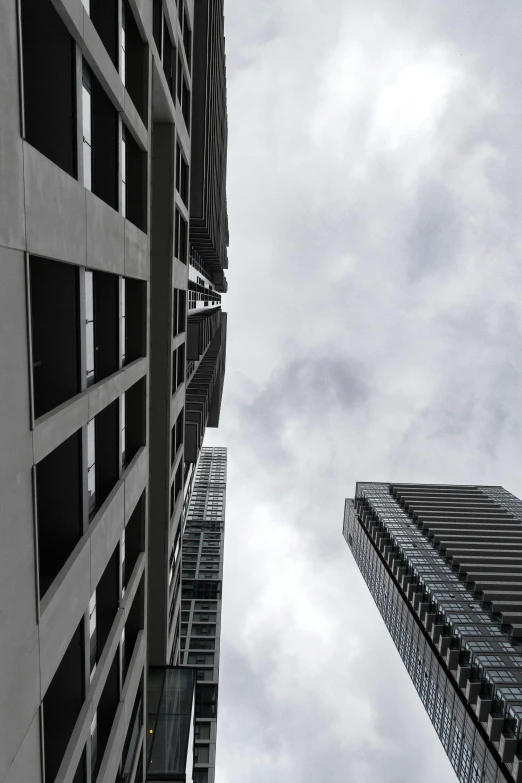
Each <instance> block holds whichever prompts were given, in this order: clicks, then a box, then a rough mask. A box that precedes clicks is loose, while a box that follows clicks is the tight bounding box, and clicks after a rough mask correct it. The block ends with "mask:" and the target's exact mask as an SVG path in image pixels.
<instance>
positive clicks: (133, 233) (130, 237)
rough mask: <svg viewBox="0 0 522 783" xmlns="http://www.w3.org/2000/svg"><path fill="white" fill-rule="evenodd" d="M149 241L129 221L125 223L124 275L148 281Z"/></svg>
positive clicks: (145, 235)
mask: <svg viewBox="0 0 522 783" xmlns="http://www.w3.org/2000/svg"><path fill="white" fill-rule="evenodd" d="M148 252H149V240H148V237H147V234H144V233H143V231H140V229H139V228H137V227H136V226H135V225H134V224H133V223H131V222H130V221H129V220H126V221H125V274H126V275H128V276H129V277H137V278H139V279H140V280H148V279H149V277H150V268H149V256H148Z"/></svg>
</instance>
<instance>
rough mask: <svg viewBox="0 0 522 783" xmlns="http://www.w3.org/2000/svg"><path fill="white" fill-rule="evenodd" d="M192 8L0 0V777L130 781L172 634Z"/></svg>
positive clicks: (217, 377) (216, 375) (217, 367)
mask: <svg viewBox="0 0 522 783" xmlns="http://www.w3.org/2000/svg"><path fill="white" fill-rule="evenodd" d="M197 3H198V0H196V5H197ZM194 19H195V17H194V0H5V2H2V3H1V4H0V74H1V75H0V357H1V359H2V373H0V435H1V441H0V501H1V509H0V529H1V533H2V546H1V547H0V609H1V615H2V629H1V633H0V671H1V676H0V704H1V709H0V736H1V737H2V740H1V741H0V783H19V781H22V780H24V781H31V783H32V782H33V781H34V782H35V783H38V781H45V783H72V782H74V783H92V782H93V781H98V782H99V783H102V782H103V783H114V782H115V781H119V782H120V783H123V781H125V783H139V781H142V780H145V779H146V777H147V769H146V767H147V763H146V748H145V728H144V727H145V725H146V712H145V710H146V696H147V694H146V691H147V665H148V663H150V664H152V665H155V666H166V665H167V664H168V662H169V661H170V659H171V657H172V652H173V650H178V651H179V633H180V630H179V624H180V608H181V557H180V556H179V555H180V550H181V528H182V518H183V509H184V508H185V509H186V505H187V502H188V496H189V487H190V481H189V478H190V475H191V467H190V466H191V465H192V464H193V463H192V462H190V463H189V462H187V461H186V459H185V454H184V444H185V442H186V440H187V437H186V420H185V398H186V391H185V389H186V362H187V354H186V336H187V312H188V310H189V307H188V304H189V302H188V295H187V294H188V288H189V271H188V270H189V243H190V237H189V225H190V209H189V208H190V188H191V186H192V185H191V183H192V179H191V174H190V167H191V131H193V129H194V127H196V128H197V123H196V126H194V124H193V122H192V117H191V96H192V69H193V49H194V41H195V40H196V35H195V32H194V23H195V21H194ZM205 40H206V33H205ZM223 56H224V55H223ZM224 112H225V114H224V116H225V117H226V107H225V108H224ZM220 208H221V207H220ZM225 212H226V208H225ZM214 288H215V287H214ZM213 296H214V299H213V300H212V304H213V307H214V309H216V308H217V307H218V306H219V302H218V300H217V299H216V298H215V296H216V295H215V294H214V295H213ZM208 301H209V302H210V299H208ZM204 304H205V303H204V300H203V306H204ZM207 306H208V304H207ZM214 322H215V323H216V324H217V325H216V328H219V333H220V335H221V340H222V344H224V334H225V330H224V329H223V328H222V325H223V322H226V319H225V317H224V315H223V314H221V313H220V314H219V316H217V317H214V321H213V323H214ZM218 322H219V323H218ZM207 331H208V330H207ZM213 345H214V347H215V344H213ZM207 347H208V346H207ZM205 352H206V349H205V350H204V351H203V352H202V354H201V355H200V357H199V358H198V362H199V363H200V364H201V363H202V360H203V359H204V357H205ZM219 357H221V358H219ZM209 358H212V359H213V364H212V366H213V367H214V370H213V375H212V373H211V376H212V377H211V378H210V380H208V378H207V376H208V373H207V374H204V373H203V374H202V375H203V376H204V379H203V380H204V381H205V383H207V380H208V384H207V385H208V389H209V391H208V394H207V398H208V399H207V400H206V402H205V403H204V405H203V414H204V415H203V419H202V422H203V424H202V431H204V426H205V425H206V424H209V426H212V423H213V422H216V421H217V420H218V418H219V404H218V402H219V403H220V401H221V389H222V382H223V372H224V348H223V347H221V348H220V350H219V351H218V352H217V354H216V355H215V356H214V354H212V355H210V354H209ZM216 406H217V409H216ZM189 432H190V433H192V430H189ZM200 445H201V444H200V443H199V446H200ZM196 458H197V455H196ZM192 472H193V471H192ZM176 629H177V630H176ZM176 634H177V636H176ZM176 639H177V641H175V640H176ZM173 676H174V675H173Z"/></svg>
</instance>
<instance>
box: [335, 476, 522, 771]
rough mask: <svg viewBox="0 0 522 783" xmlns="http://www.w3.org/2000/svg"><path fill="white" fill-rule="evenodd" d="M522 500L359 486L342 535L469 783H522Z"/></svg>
mask: <svg viewBox="0 0 522 783" xmlns="http://www.w3.org/2000/svg"><path fill="white" fill-rule="evenodd" d="M521 523H522V502H521V501H520V500H519V499H518V498H516V497H514V496H513V495H511V494H510V493H509V492H507V491H506V490H504V489H503V488H502V487H479V486H445V485H420V484H381V483H358V484H357V487H356V494H355V499H354V500H347V501H346V504H345V513H344V524H343V535H344V537H345V539H346V541H347V543H348V545H349V547H350V549H351V551H352V554H353V556H354V558H355V560H356V562H357V565H358V566H359V569H360V571H361V573H362V575H363V577H364V579H365V581H366V583H367V585H368V587H369V589H370V592H371V594H372V596H373V598H374V600H375V603H376V604H377V607H378V609H379V611H380V613H381V615H382V617H383V619H384V621H385V623H386V626H387V628H388V630H389V631H390V634H391V636H392V638H393V641H394V642H395V645H396V647H397V649H398V651H399V653H400V655H401V657H402V659H403V661H404V664H405V666H406V668H407V670H408V673H409V674H410V677H411V679H412V681H413V683H414V685H415V687H416V689H417V691H418V693H419V696H420V698H421V699H422V702H423V704H424V706H425V708H426V711H427V712H428V715H429V717H430V719H431V721H432V723H433V725H434V727H435V730H436V731H437V734H438V736H439V738H440V740H441V742H442V744H443V746H444V749H445V750H446V753H447V754H448V757H449V759H450V761H451V763H452V765H453V767H454V769H455V772H456V774H457V776H458V778H459V780H460V781H462V783H513V781H515V782H516V783H519V781H522V741H521V736H522V645H521V643H520V641H519V637H520V636H522V525H521Z"/></svg>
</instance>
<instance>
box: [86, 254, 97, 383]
mask: <svg viewBox="0 0 522 783" xmlns="http://www.w3.org/2000/svg"><path fill="white" fill-rule="evenodd" d="M85 372H86V376H87V386H91V385H92V384H93V383H94V380H95V378H94V280H93V274H92V272H90V271H89V270H87V271H86V272H85Z"/></svg>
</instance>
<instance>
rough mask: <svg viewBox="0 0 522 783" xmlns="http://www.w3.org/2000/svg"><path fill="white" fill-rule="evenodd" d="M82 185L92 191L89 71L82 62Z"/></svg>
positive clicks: (90, 88)
mask: <svg viewBox="0 0 522 783" xmlns="http://www.w3.org/2000/svg"><path fill="white" fill-rule="evenodd" d="M82 130H83V184H84V185H85V187H86V188H87V189H88V190H92V87H91V70H90V68H89V67H88V65H87V64H86V63H85V61H84V62H83V72H82Z"/></svg>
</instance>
